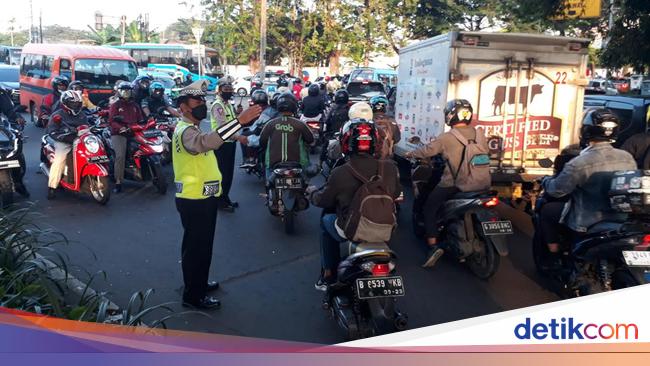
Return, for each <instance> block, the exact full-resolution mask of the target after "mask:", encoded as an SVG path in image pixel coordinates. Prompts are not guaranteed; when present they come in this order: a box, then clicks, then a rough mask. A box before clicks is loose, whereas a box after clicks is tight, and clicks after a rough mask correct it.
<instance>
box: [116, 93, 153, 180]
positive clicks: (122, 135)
mask: <svg viewBox="0 0 650 366" xmlns="http://www.w3.org/2000/svg"><path fill="white" fill-rule="evenodd" d="M132 93H133V87H132V86H131V83H129V82H127V81H123V82H121V83H120V84H119V85H118V86H117V94H118V96H119V100H118V101H116V102H115V103H113V104H112V105H111V108H110V110H109V113H108V122H109V123H110V125H111V135H112V136H111V143H112V145H113V150H114V153H115V160H114V163H115V166H114V169H113V174H114V175H115V188H114V189H113V191H114V192H115V193H120V192H122V180H124V165H125V163H126V147H127V142H128V140H127V137H128V136H130V134H131V128H130V127H131V126H132V125H134V124H136V123H138V122H140V121H142V120H144V114H142V109H141V108H140V105H139V104H138V103H136V102H135V100H133V94H132Z"/></svg>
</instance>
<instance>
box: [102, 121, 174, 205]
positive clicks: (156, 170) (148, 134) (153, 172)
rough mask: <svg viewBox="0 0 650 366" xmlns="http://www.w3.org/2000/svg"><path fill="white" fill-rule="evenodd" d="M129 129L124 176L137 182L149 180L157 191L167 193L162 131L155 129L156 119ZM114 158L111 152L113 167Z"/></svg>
mask: <svg viewBox="0 0 650 366" xmlns="http://www.w3.org/2000/svg"><path fill="white" fill-rule="evenodd" d="M130 130H131V133H132V135H131V136H130V137H129V139H128V143H127V148H126V163H125V166H124V178H126V179H129V180H134V181H138V182H148V181H151V182H152V183H153V185H154V187H156V190H157V191H158V193H160V194H165V193H167V180H166V178H165V175H164V174H163V171H162V162H161V155H162V153H163V151H164V147H163V143H164V138H163V133H162V132H161V131H160V130H158V129H156V121H155V120H154V119H153V118H152V119H149V120H148V121H147V122H146V123H145V124H144V125H141V124H140V125H139V124H136V125H132V126H131V127H130ZM114 159H115V157H114V154H112V155H111V165H112V166H113V167H114V166H115V164H114Z"/></svg>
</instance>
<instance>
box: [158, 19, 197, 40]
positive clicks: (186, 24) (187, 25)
mask: <svg viewBox="0 0 650 366" xmlns="http://www.w3.org/2000/svg"><path fill="white" fill-rule="evenodd" d="M192 23H193V20H192V19H189V18H181V19H178V20H177V21H176V22H174V23H172V24H170V25H169V26H168V27H167V28H166V29H165V36H166V37H165V38H167V39H169V40H172V41H176V42H195V40H194V35H193V34H192Z"/></svg>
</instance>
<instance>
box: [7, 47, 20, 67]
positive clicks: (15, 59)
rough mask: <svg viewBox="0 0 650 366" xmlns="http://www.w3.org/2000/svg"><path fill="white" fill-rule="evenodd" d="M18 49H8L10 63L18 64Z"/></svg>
mask: <svg viewBox="0 0 650 366" xmlns="http://www.w3.org/2000/svg"><path fill="white" fill-rule="evenodd" d="M20 51H21V50H20V49H13V50H10V51H9V53H10V54H11V56H10V58H11V64H12V65H18V64H20Z"/></svg>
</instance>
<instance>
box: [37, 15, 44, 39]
mask: <svg viewBox="0 0 650 366" xmlns="http://www.w3.org/2000/svg"><path fill="white" fill-rule="evenodd" d="M38 38H39V40H40V43H43V9H41V10H40V13H39V14H38Z"/></svg>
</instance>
